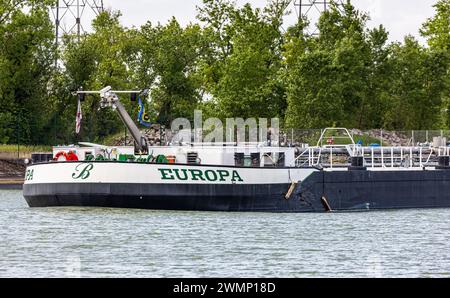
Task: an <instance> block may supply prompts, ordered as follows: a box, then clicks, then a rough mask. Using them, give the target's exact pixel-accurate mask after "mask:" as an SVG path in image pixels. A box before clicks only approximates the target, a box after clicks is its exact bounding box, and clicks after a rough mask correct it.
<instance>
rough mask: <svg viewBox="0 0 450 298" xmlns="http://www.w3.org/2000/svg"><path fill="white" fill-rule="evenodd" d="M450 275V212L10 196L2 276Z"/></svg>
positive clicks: (0, 234)
mask: <svg viewBox="0 0 450 298" xmlns="http://www.w3.org/2000/svg"><path fill="white" fill-rule="evenodd" d="M80 276H81V277H450V210H449V209H438V210H406V211H390V212H361V213H336V214H270V213H216V212H172V211H148V210H127V209H103V208H33V209H32V208H29V207H28V206H27V204H26V202H25V200H24V199H23V197H22V193H21V191H10V190H0V277H80Z"/></svg>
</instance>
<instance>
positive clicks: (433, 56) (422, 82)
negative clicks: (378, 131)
mask: <svg viewBox="0 0 450 298" xmlns="http://www.w3.org/2000/svg"><path fill="white" fill-rule="evenodd" d="M392 47H393V48H392V58H391V59H392V63H393V76H392V85H391V89H390V93H391V98H390V103H389V107H388V110H387V112H386V116H385V126H386V127H387V128H390V129H419V130H420V129H435V128H440V127H442V124H443V123H442V113H441V110H442V108H443V103H444V96H445V95H446V94H445V93H446V92H447V91H448V85H447V78H446V74H447V69H448V65H449V59H448V56H447V55H446V54H445V53H443V52H442V51H433V50H431V49H428V48H425V47H423V46H421V45H420V44H419V42H418V41H417V40H416V39H414V38H413V37H411V36H407V37H406V38H405V41H404V44H400V43H396V44H394V45H393V46H392Z"/></svg>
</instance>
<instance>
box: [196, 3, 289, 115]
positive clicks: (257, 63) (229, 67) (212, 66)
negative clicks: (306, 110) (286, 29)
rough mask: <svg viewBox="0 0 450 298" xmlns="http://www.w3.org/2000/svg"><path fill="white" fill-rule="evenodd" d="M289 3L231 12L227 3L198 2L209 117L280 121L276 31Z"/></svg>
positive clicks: (279, 40)
mask: <svg viewBox="0 0 450 298" xmlns="http://www.w3.org/2000/svg"><path fill="white" fill-rule="evenodd" d="M288 4H289V1H272V2H270V3H269V5H268V6H267V7H266V8H264V9H263V10H260V9H253V8H251V6H250V5H249V4H246V5H244V6H243V7H242V8H236V7H234V6H233V5H232V3H231V2H228V1H211V0H208V1H204V5H205V7H204V8H202V9H201V10H200V16H199V18H200V20H202V21H204V22H205V23H206V28H205V35H206V36H207V38H208V39H209V40H210V44H211V45H212V47H211V48H210V51H209V52H207V54H206V55H205V57H204V59H203V61H202V69H201V71H202V72H203V76H204V78H205V84H204V86H205V90H206V92H207V93H208V94H211V95H212V97H213V101H214V102H215V107H216V108H215V111H214V112H215V114H216V115H220V116H221V117H222V118H225V117H243V118H247V117H275V116H283V115H284V110H285V107H286V100H285V95H284V93H285V92H284V83H283V82H282V81H281V80H280V77H279V72H280V69H281V65H282V63H281V61H282V56H281V46H282V44H283V36H282V33H281V32H280V30H281V29H280V26H281V23H282V17H283V12H284V11H285V9H286V6H287V5H288Z"/></svg>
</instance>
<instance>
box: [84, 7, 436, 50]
mask: <svg viewBox="0 0 450 298" xmlns="http://www.w3.org/2000/svg"><path fill="white" fill-rule="evenodd" d="M305 1H313V0H304V2H305ZM247 2H249V3H250V4H251V5H252V6H254V7H263V6H265V4H266V3H267V0H236V3H237V4H238V5H242V4H244V3H247ZM293 2H294V1H293ZM296 2H299V0H297V1H296ZM436 2H437V0H353V1H352V3H353V5H355V6H356V7H357V9H359V10H361V11H365V12H367V13H369V15H370V17H371V20H370V21H369V23H368V26H369V27H375V26H378V25H379V24H383V25H384V26H385V27H386V28H387V30H388V31H389V33H390V36H389V38H390V40H391V41H402V40H403V37H404V36H405V35H408V34H411V35H413V36H416V37H417V38H418V39H419V40H420V41H421V42H424V40H423V38H421V37H420V34H419V28H420V27H421V25H422V24H423V23H424V22H425V21H426V19H427V18H430V17H432V16H433V15H434V13H435V10H434V8H433V4H434V3H436ZM103 3H104V7H105V8H106V9H113V10H120V11H121V12H122V18H121V21H122V24H123V25H125V26H127V27H132V26H136V27H139V26H141V25H142V24H144V23H146V22H147V21H151V22H152V23H154V24H156V23H158V22H160V23H162V24H164V23H166V22H167V20H169V19H170V18H171V17H172V16H175V17H176V19H177V20H178V21H179V22H180V23H181V24H182V25H186V24H188V23H190V22H196V15H197V10H196V7H197V6H200V5H201V4H202V0H128V1H126V0H103ZM289 9H290V10H291V14H290V15H289V16H286V17H285V24H284V25H283V28H287V27H288V26H289V25H291V24H293V23H294V22H295V21H296V19H297V16H296V9H295V6H294V4H291V5H290V7H289ZM310 16H311V17H312V19H313V22H314V20H315V19H316V17H317V16H316V13H311V14H310ZM89 17H90V16H89V15H88V14H86V19H89ZM85 21H86V20H85ZM86 29H87V30H89V29H88V28H86Z"/></svg>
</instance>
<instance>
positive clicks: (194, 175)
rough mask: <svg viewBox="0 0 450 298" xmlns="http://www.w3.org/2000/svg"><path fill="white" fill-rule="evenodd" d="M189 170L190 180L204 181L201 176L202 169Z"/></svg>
mask: <svg viewBox="0 0 450 298" xmlns="http://www.w3.org/2000/svg"><path fill="white" fill-rule="evenodd" d="M189 172H191V175H192V180H194V181H198V180H203V181H206V180H205V178H203V173H202V171H200V170H189ZM198 178H200V179H198Z"/></svg>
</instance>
